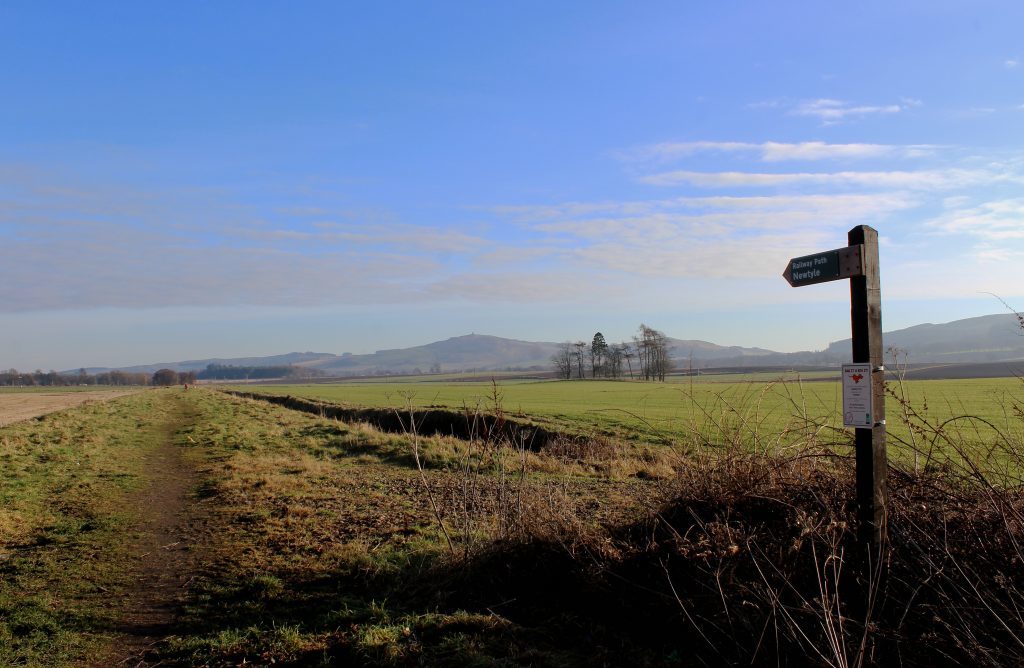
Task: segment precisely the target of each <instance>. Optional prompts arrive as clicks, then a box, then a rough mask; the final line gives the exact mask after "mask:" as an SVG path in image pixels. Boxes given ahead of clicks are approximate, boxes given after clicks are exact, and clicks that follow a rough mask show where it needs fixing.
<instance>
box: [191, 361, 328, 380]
mask: <svg viewBox="0 0 1024 668" xmlns="http://www.w3.org/2000/svg"><path fill="white" fill-rule="evenodd" d="M322 375H324V373H323V372H322V371H320V370H319V369H309V368H306V367H301V366H294V365H284V364H282V365H279V366H235V365H233V364H208V365H206V368H205V369H203V370H202V371H200V372H199V375H198V378H199V380H257V379H260V380H262V379H268V378H312V377H314V376H322Z"/></svg>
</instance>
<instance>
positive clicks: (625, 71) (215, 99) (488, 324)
mask: <svg viewBox="0 0 1024 668" xmlns="http://www.w3.org/2000/svg"><path fill="white" fill-rule="evenodd" d="M1021 25H1024V5H1021V4H1020V3H1016V2H1010V1H1008V0H1007V1H1001V2H975V3H959V2H923V1H920V2H919V1H911V2H904V3H898V5H896V6H893V5H892V4H890V3H883V2H867V3H859V4H857V5H849V6H834V5H832V4H829V3H813V2H786V1H783V2H779V3H772V4H765V5H754V4H747V5H744V6H740V5H738V4H737V5H731V6H722V5H721V4H707V5H703V6H698V5H696V4H693V3H689V4H683V3H675V2H668V1H665V2H650V3H642V4H641V5H637V4H635V3H633V4H627V3H613V2H589V1H588V2H567V3H556V4H552V3H543V2H532V1H531V2H520V3H506V4H503V5H495V4H493V3H468V2H466V3H455V2H439V3H416V2H411V1H409V2H395V3H387V4H386V5H382V4H380V3H370V4H363V5H356V4H350V3H333V2H309V3H303V4H302V5H300V6H295V7H288V8H287V9H285V7H284V6H283V5H280V4H274V3H250V4H246V5H244V6H242V5H237V4H228V3H200V2H188V1H186V2H180V3H175V4H173V5H156V4H150V3H142V4H139V3H83V4H72V3H59V4H58V3H38V2H24V1H19V2H7V3H4V4H3V5H2V6H0V34H2V39H0V58H2V60H3V62H4V63H6V64H7V67H4V68H3V69H2V70H0V90H2V91H3V97H4V104H3V105H0V247H2V248H3V250H4V258H5V259H4V261H3V262H0V322H2V323H3V326H2V327H0V367H3V368H7V367H16V368H19V369H25V370H28V369H34V368H56V369H65V368H74V367H78V366H111V367H117V366H127V365H131V364H144V363H152V362H156V361H165V360H166V361H171V360H183V359H201V358H211V357H243V356H257V355H269V354H277V353H284V352H288V351H292V350H316V351H323V352H333V353H341V352H345V351H348V352H353V353H364V352H372V351H374V350H378V349H382V348H399V347H408V346H414V345H421V344H425V343H428V342H430V341H434V340H440V339H445V338H448V337H452V336H458V335H462V334H467V333H469V332H476V333H485V334H494V335H497V336H503V337H509V338H517V339H524V340H532V341H539V340H543V341H561V340H567V339H578V338H588V337H589V336H591V335H592V334H593V332H595V331H598V330H600V331H602V332H603V333H604V334H605V336H606V337H607V338H608V340H610V341H611V340H621V339H625V338H628V337H629V336H630V335H631V334H632V333H633V332H634V331H635V329H636V327H637V325H638V324H639V323H640V322H646V323H648V324H650V325H652V326H654V327H657V328H658V329H660V330H663V331H665V332H666V333H667V334H669V335H670V336H673V337H677V338H692V339H704V340H708V341H713V342H715V343H718V344H722V345H742V346H759V347H764V348H770V349H773V350H778V351H795V350H801V349H822V348H824V347H825V346H827V345H828V343H829V342H830V341H834V340H838V339H843V338H846V337H848V336H849V319H848V314H849V304H848V293H847V287H846V285H845V284H844V283H834V284H827V285H819V286H813V287H807V288H800V289H797V290H794V289H792V288H790V287H789V286H788V285H787V284H786V282H785V281H784V280H783V279H782V277H781V272H782V270H783V267H784V266H785V264H786V261H787V260H788V259H789V258H790V257H793V256H798V255H805V254H808V253H811V252H814V251H818V250H826V249H830V248H835V247H838V246H842V245H845V239H846V232H847V230H848V229H849V228H851V227H853V226H854V225H858V224H869V225H872V226H874V227H875V228H876V229H878V230H879V232H880V234H881V237H882V249H881V254H882V257H881V263H882V282H883V309H884V316H883V324H884V326H885V329H886V330H892V329H897V328H902V327H906V326H910V325H914V324H918V323H922V322H948V321H951V320H956V319H959V318H966V317H971V316H976V315H984V314H988V313H995V312H999V311H1001V310H1003V306H1002V305H1001V304H1000V303H999V302H998V301H997V300H996V299H995V298H993V296H992V295H993V294H995V295H999V296H1000V297H1001V298H1003V299H1005V300H1006V301H1007V302H1008V303H1009V304H1010V305H1011V306H1014V307H1015V308H1017V309H1018V310H1021V309H1022V308H1024V282H1022V281H1021V273H1022V272H1021V269H1020V267H1021V266H1024V264H1022V262H1024V196H1022V192H1024V190H1022V188H1024V158H1022V155H1024V153H1022V151H1021V148H1022V147H1021V143H1022V141H1024V42H1022V41H1021V39H1020V30H1019V28H1020V26H1021Z"/></svg>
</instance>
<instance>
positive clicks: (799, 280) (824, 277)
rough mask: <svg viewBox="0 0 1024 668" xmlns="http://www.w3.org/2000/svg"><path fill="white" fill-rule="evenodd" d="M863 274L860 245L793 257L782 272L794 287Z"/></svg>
mask: <svg viewBox="0 0 1024 668" xmlns="http://www.w3.org/2000/svg"><path fill="white" fill-rule="evenodd" d="M863 275H864V268H863V263H862V261H861V247H860V245H856V246H847V247H846V248H837V249H835V250H830V251H822V252H820V253H815V254H814V255H804V256H803V257H795V258H793V259H792V260H790V261H789V264H788V265H786V271H784V272H782V276H783V278H785V279H786V281H788V282H789V284H790V285H791V286H793V287H794V288H799V287H800V286H803V285H813V284H815V283H825V282H827V281H836V280H839V279H840V278H851V277H853V276H863Z"/></svg>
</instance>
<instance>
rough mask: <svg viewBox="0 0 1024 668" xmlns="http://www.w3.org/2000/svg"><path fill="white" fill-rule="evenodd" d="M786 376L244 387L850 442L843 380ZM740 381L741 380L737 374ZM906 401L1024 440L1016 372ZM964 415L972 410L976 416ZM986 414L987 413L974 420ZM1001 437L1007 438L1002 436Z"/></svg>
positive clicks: (915, 393) (929, 383)
mask: <svg viewBox="0 0 1024 668" xmlns="http://www.w3.org/2000/svg"><path fill="white" fill-rule="evenodd" d="M815 375H816V378H814V379H803V378H794V377H792V376H791V377H789V378H788V379H779V378H778V377H776V378H775V379H773V380H766V379H765V378H764V375H763V374H758V375H757V376H754V377H752V378H751V377H746V376H742V377H736V376H705V377H701V378H699V379H696V378H695V379H693V382H689V380H688V379H681V380H677V381H676V382H670V383H643V382H630V381H501V380H497V381H496V382H495V384H493V385H492V384H491V383H488V382H431V381H429V380H427V381H421V382H414V381H404V382H391V383H380V382H374V383H364V382H350V383H338V384H318V385H267V386H251V385H250V386H247V387H246V388H245V389H246V390H248V391H255V392H266V393H273V394H289V395H292V396H298V397H304V398H313V399H319V400H323V401H329V402H334V403H343V404H348V405H356V406H390V407H396V408H404V407H406V406H410V405H411V406H417V407H432V406H433V407H442V406H443V407H446V408H454V409H462V408H464V407H468V408H470V409H472V410H477V409H479V410H482V411H484V412H493V411H494V408H495V401H494V393H495V390H496V391H497V395H498V403H499V405H500V406H501V408H502V410H503V411H504V412H505V413H506V414H511V415H516V416H523V417H527V418H530V419H533V420H534V421H537V422H540V423H543V424H546V425H551V426H554V427H560V428H563V429H565V430H567V431H570V432H573V433H583V434H586V435H597V436H606V437H614V438H619V439H625V440H628V441H639V442H660V443H666V442H669V443H673V442H687V441H691V440H692V437H693V436H694V435H695V434H703V435H705V436H706V437H707V439H709V440H713V437H712V436H709V434H712V433H717V434H718V435H719V436H718V437H719V438H727V439H731V438H735V439H741V440H745V441H748V442H751V443H753V444H755V445H762V444H763V443H765V442H769V441H774V440H776V439H777V438H778V436H779V434H780V433H783V432H786V431H787V430H788V431H789V432H791V433H801V434H806V433H808V431H813V432H814V433H815V434H816V435H817V437H818V438H819V439H822V440H824V441H825V442H826V443H837V444H838V443H847V442H848V440H849V431H848V430H844V429H842V425H841V417H840V415H839V407H840V404H841V401H842V398H841V388H840V385H839V383H838V382H828V381H827V380H823V379H822V374H815ZM737 378H739V379H737ZM889 388H890V389H891V390H892V391H893V392H894V393H895V394H896V396H897V397H899V396H905V397H906V398H907V404H906V408H907V411H908V413H909V412H913V413H916V415H917V418H912V419H911V421H912V422H915V423H926V424H933V425H940V424H943V423H945V422H946V421H947V420H950V419H952V418H960V419H955V420H953V421H952V422H949V423H947V424H946V425H945V427H944V428H945V429H947V430H951V431H953V432H956V433H957V436H958V438H960V439H961V440H962V441H963V440H966V441H976V442H979V443H984V442H986V441H990V440H992V439H998V438H1001V437H1014V438H1018V439H1019V437H1020V432H1021V420H1020V417H1019V416H1018V415H1017V414H1016V413H1015V412H1014V410H1015V409H1014V407H1015V406H1018V405H1019V404H1020V402H1021V401H1024V384H1022V383H1021V381H1020V380H1019V379H1016V378H995V379H992V378H985V379H971V380H920V381H907V382H905V383H904V384H903V385H902V387H901V386H900V385H899V384H898V383H892V382H891V383H889ZM963 416H973V417H971V418H967V417H963ZM906 418H907V415H905V413H904V406H903V405H902V404H901V403H900V402H899V401H897V399H896V397H893V396H890V397H889V398H888V399H887V426H888V429H889V431H890V433H891V435H892V447H893V448H894V454H896V455H897V456H898V452H899V444H900V442H901V441H908V442H909V441H911V433H910V430H909V429H908V427H907V419H906ZM974 418H980V419H974ZM1001 435H1002V436H1001Z"/></svg>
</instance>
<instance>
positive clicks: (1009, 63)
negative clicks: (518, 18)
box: [1003, 58, 1020, 70]
mask: <svg viewBox="0 0 1024 668" xmlns="http://www.w3.org/2000/svg"><path fill="white" fill-rule="evenodd" d="M1019 66H1020V61H1019V60H1017V59H1016V58H1007V59H1006V60H1004V61H1003V67H1005V68H1006V69H1008V70H1013V69H1016V68H1017V67H1019Z"/></svg>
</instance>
